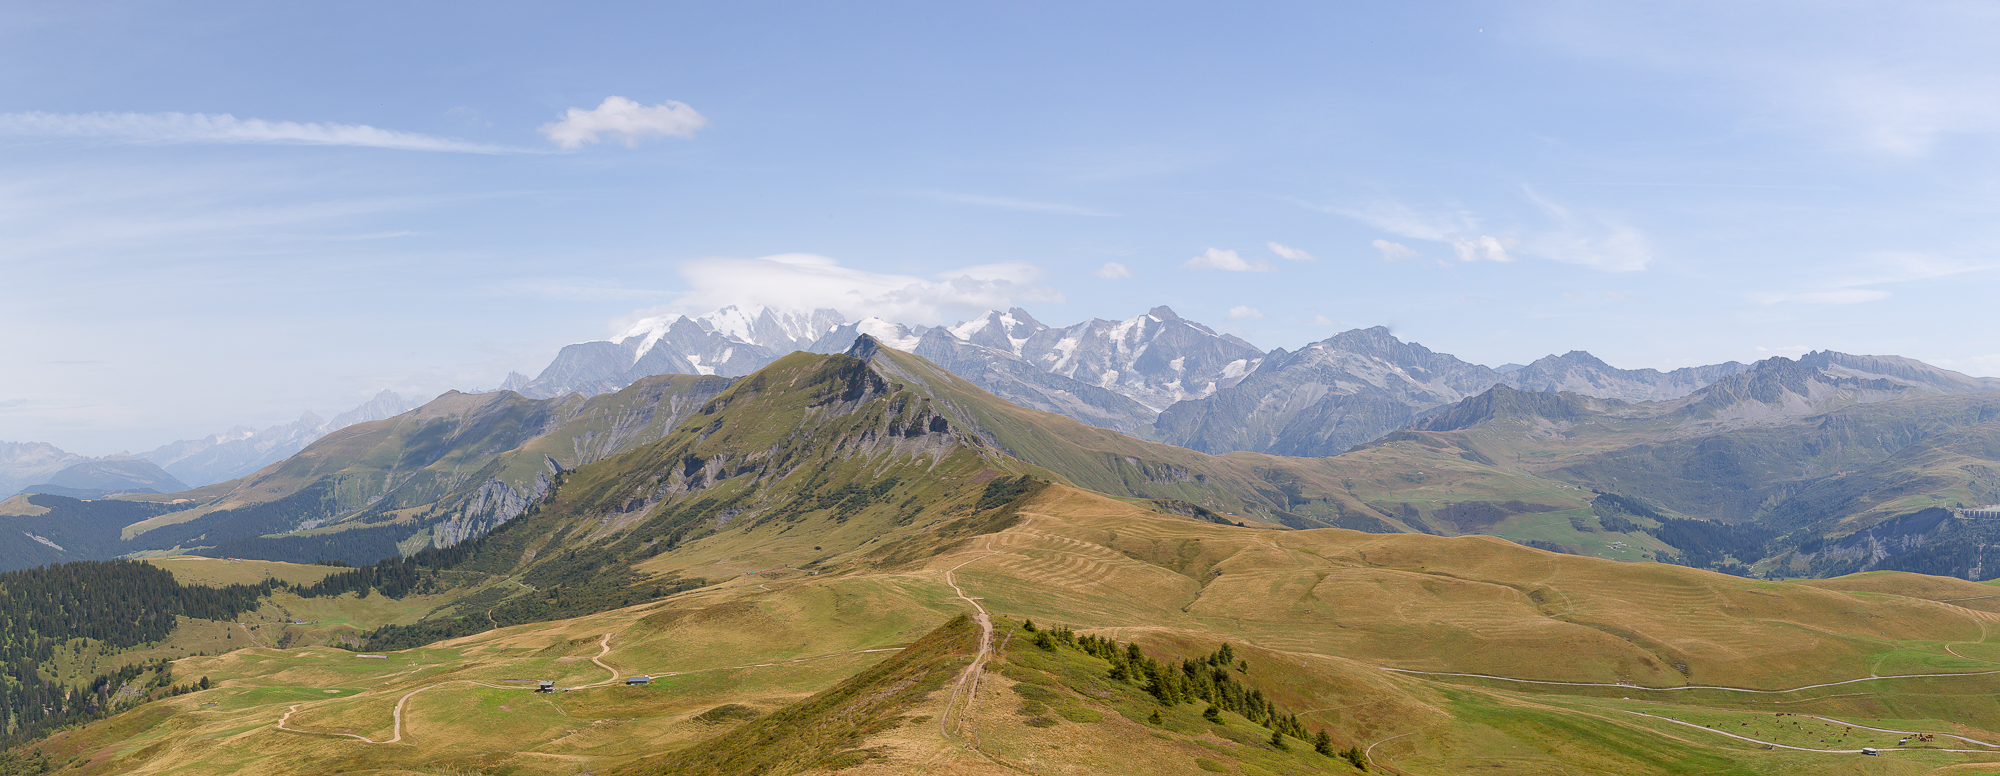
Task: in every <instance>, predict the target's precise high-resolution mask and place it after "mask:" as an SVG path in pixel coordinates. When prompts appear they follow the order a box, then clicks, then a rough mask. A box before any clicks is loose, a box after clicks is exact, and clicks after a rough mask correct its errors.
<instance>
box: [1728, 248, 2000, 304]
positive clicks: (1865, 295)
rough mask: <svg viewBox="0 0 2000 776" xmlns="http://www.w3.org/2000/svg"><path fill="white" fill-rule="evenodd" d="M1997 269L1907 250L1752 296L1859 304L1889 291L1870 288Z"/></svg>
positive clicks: (1767, 300)
mask: <svg viewBox="0 0 2000 776" xmlns="http://www.w3.org/2000/svg"><path fill="white" fill-rule="evenodd" d="M1992 269H2000V263H1995V262H1975V261H1963V260H1958V259H1948V258H1940V257H1937V256H1932V255H1929V254H1923V253H1915V252H1910V251H1886V252H1880V253H1874V254H1870V255H1868V256H1866V257H1864V258H1863V259H1862V261H1861V262H1860V264H1859V266H1857V267H1856V268H1855V269H1854V270H1853V271H1851V272H1849V273H1848V274H1846V275H1840V276H1835V277H1832V278H1828V279H1827V280H1824V281H1822V282H1820V283H1816V284H1813V285H1810V286H1807V287H1805V288H1799V289H1789V290H1781V291H1767V292H1763V293H1756V294H1751V295H1750V298H1751V300H1752V301H1755V302H1757V303H1758V304H1765V305H1771V304H1781V303H1785V302H1798V303H1804V304H1860V303H1862V302H1873V301H1877V300H1881V299H1887V298H1889V296H1890V292H1889V291H1887V290H1884V289H1881V288H1870V286H1884V285H1894V284H1897V283H1909V282H1914V281H1920V280H1931V279H1933V278H1943V277H1950V276H1953V275H1963V274H1967V273H1971V272H1980V271H1984V270H1992Z"/></svg>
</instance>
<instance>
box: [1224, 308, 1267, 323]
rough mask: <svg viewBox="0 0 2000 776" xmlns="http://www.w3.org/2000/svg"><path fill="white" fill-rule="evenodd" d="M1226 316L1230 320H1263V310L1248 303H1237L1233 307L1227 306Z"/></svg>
mask: <svg viewBox="0 0 2000 776" xmlns="http://www.w3.org/2000/svg"><path fill="white" fill-rule="evenodd" d="M1227 317H1228V319H1229V320H1232V321H1241V320H1258V321H1261V320H1264V311H1263V310H1259V309H1257V308H1255V307H1250V306H1248V305H1237V306H1235V307H1231V308H1229V315H1228V316H1227Z"/></svg>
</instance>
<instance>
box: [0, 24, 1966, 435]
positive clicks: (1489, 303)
mask: <svg viewBox="0 0 2000 776" xmlns="http://www.w3.org/2000/svg"><path fill="white" fill-rule="evenodd" d="M411 5H412V4H407V3H396V4H389V3H379V4H371V3H359V2H357V3H342V4H318V5H317V6H309V5H306V4H271V3H235V4H231V3H205V4H192V5H190V4H167V3H87V2H86V3H72V2H65V3H53V2H50V3H36V2H17V3H12V4H10V6H9V11H8V13H6V14H4V15H0V287H4V289H5V290H4V293H5V299H6V303H5V304H0V330H4V331H5V332H6V334H5V335H4V337H0V359H4V362H5V363H6V364H7V365H8V366H7V368H6V369H5V370H0V439H5V440H13V441H19V440H36V441H47V442H52V443H55V444H57V445H59V446H61V447H64V448H65V449H70V450H74V451H77V452H83V453H88V454H103V453H109V452H114V451H117V450H119V449H131V450H143V449H149V448H151V447H154V446H157V445H159V444H161V443H164V442H167V441H170V440H173V439H178V438H192V437H198V436H201V435H204V434H207V433H210V432H213V431H217V430H220V429H222V428H225V427H227V426H230V425H233V424H237V423H245V424H250V425H255V426H262V425H267V424H270V423H276V422H283V421H286V420H289V419H291V418H292V417H295V416H296V414H297V413H298V412H299V411H301V410H304V409H312V410H314V411H317V412H321V413H323V414H325V413H332V412H337V411H340V410H342V409H346V408H348V407H351V406H353V405H355V404H358V403H359V402H360V401H362V400H363V399H365V398H366V397H367V396H368V395H369V394H371V393H373V392H374V391H376V390H379V389H381V388H384V387H388V388H393V389H396V390H398V391H403V392H416V393H426V394H431V393H436V392H439V391H442V390H445V389H449V388H463V389H474V388H490V387H492V386H494V385H497V384H498V383H499V381H500V379H501V378H502V377H503V376H504V375H505V374H506V373H507V371H508V370H520V371H523V372H528V373H530V374H532V373H533V372H535V371H536V370H539V369H540V368H541V367H542V366H544V365H545V364H546V363H547V362H548V359H549V358H550V357H551V356H552V355H553V354H554V352H555V350H556V349H557V348H559V347H561V346H562V345H564V344H566V343H570V342H576V341H582V340H588V339H599V338H603V337H605V336H607V335H608V334H610V333H611V332H612V331H613V327H615V326H616V325H617V323H618V322H619V321H621V320H629V319H630V318H631V317H633V316H634V315H636V314H638V313H640V312H641V311H658V310H664V309H685V310H687V311H688V312H695V313H698V312H703V311H705V308H709V307H714V306H716V305H717V304H720V303H726V302H731V301H734V302H743V303H758V302H762V303H768V304H801V303H807V302H813V301H815V300H819V299H826V300H829V301H831V302H837V303H840V304H842V305H844V307H845V308H849V309H846V312H848V313H850V314H851V315H862V314H871V313H880V314H886V315H890V316H893V317H898V318H901V319H903V320H906V321H908V322H913V323H949V322H952V321H956V320H959V319H962V318H966V317H970V316H971V315H973V314H976V313H977V312H978V310H980V309H983V308H984V307H987V306H1002V305H1009V304H1018V305H1020V306H1023V307H1025V308H1027V309H1028V310H1029V311H1030V312H1032V313H1034V314H1035V315H1036V316H1037V317H1039V318H1041V319H1042V320H1043V321H1044V322H1047V323H1050V324H1056V325H1063V324H1069V323H1073V322H1076V321H1079V320H1083V319H1086V318H1090V317H1103V318H1122V317H1126V316H1130V315H1133V314H1136V313H1139V312H1142V311H1144V310H1146V309H1148V308H1150V307H1152V306H1154V305H1158V304H1169V305H1172V306H1173V307H1174V308H1175V309H1176V310H1179V311H1180V312H1181V313H1182V314H1183V315H1185V316H1187V317H1190V318H1194V319H1196V320H1201V321H1204V322H1207V323H1209V324H1211V325H1214V326H1217V327H1218V328H1224V329H1227V330H1229V331H1232V332H1235V333H1237V334H1239V335H1241V336H1243V337H1245V338H1247V339H1249V340H1250V341H1251V342H1253V343H1256V344H1257V345H1259V346H1261V347H1265V348H1272V347H1286V348H1296V347H1297V346H1299V345H1302V344H1305V343H1308V342H1312V341H1315V340H1319V339H1322V338H1325V337H1327V336H1330V335H1331V334H1333V333H1335V332H1337V331H1341V330H1344V329H1348V328H1354V327H1365V326H1374V325H1388V326H1390V327H1392V328H1393V329H1394V330H1395V331H1396V333H1397V334H1398V336H1401V337H1403V338H1404V339H1407V340H1414V341H1417V342H1421V343H1423V344H1425V345H1427V346H1429V347H1431V348H1433V349H1436V350H1441V351H1445V352H1449V353H1452V354H1455V355H1458V356H1460V357H1461V358H1465V359H1467V360H1471V361H1476V362H1480V363H1486V364H1492V365H1497V364H1501V363H1505V362H1510V361H1511V362H1522V363H1525V362H1527V361H1529V360H1532V359H1534V358H1537V357H1539V356H1542V355H1546V354H1549V353H1561V352H1566V351H1569V350H1572V349H1582V350H1588V351H1590V352H1592V353H1595V354H1597V355H1598V356H1600V357H1602V358H1604V359H1606V360H1608V361H1610V362H1611V363H1613V364H1614V365H1618V366H1623V367H1656V368H1662V369H1668V368H1673V367H1677V366H1686V365H1693V364H1702V363H1714V362H1719V361H1725V360H1732V359H1733V360H1742V361H1750V360H1755V359H1758V358H1765V357H1769V356H1772V355H1797V354H1798V353H1800V352H1802V351H1804V350H1807V349H1821V348H1831V349H1835V350H1842V351H1847V352H1856V353H1893V354H1900V355H1907V356H1911V357H1915V358H1920V359H1923V360H1926V361H1929V362H1932V363H1936V364H1939V365H1942V366H1947V367H1951V368H1956V369H1960V370H1962V371H1967V372H1970V373H1973V374H1981V375H2000V341H1996V337H1995V336H1994V335H1993V334H1992V332H1993V331H1995V327H1994V324H1992V323H1991V322H1990V321H1989V320H1987V319H1988V318H1990V313H1989V312H1988V311H1990V310H1991V309H1992V304H1991V301H1990V300H1991V299H1992V297H1993V296H1994V292H1995V290H1996V287H2000V270H1996V269H1995V268H1996V267H2000V250H1997V249H2000V246H1997V245H1996V243H2000V219H1996V218H1995V215H1996V209H2000V202H1996V198H1997V197H2000V178H1996V174H1995V173H1996V172H2000V165H1996V163H1995V162H1996V160H2000V157H1996V154H1995V151H1996V145H1995V141H1996V139H2000V99H1996V95H2000V61H1996V59H2000V54H1996V53H1995V52H1996V49H1995V48H1994V47H1993V46H1992V45H1991V42H1992V41H1993V40H1995V39H2000V10H1996V9H1995V7H1993V6H1991V5H1987V4H1969V3H1968V4H1925V3H1893V4H1890V3H1881V4H1861V3H1810V4H1807V3H1744V2H1730V3H1678V4H1656V5H1659V6H1660V7H1641V8H1638V9H1636V10H1635V9H1634V8H1633V7H1632V6H1633V5H1634V4H1613V3H1601V4H1599V3H1512V4H1500V3H1450V2H1443V3H1425V4H1365V5H1364V4H1327V3H1313V4H1293V5H1279V4H1264V5H1250V4H1228V5H1226V6H1225V5H1223V4H1188V5H1168V4H1161V3H1144V4H1139V3H1133V4H1111V3H1103V4H1092V5H1089V6H1087V7H1083V8H1078V7H1076V6H1078V5H1079V4H1074V3H1050V4H1025V3H1023V4H1009V5H994V6H983V7H975V6H972V5H970V4H906V5H894V4H840V5H835V4H824V3H813V4H806V3H800V4H777V3H757V4H751V3H738V4H704V5H687V6H681V7H677V6H673V5H669V4H662V3H645V4H629V5H618V4H595V5H590V6H586V7H578V6H575V5H572V4H521V3H479V4H457V5H434V6H428V7H422V8H416V9H412V8H411V7H410V6H411ZM614 97H615V98H618V100H614V101H612V102H610V103H607V100H608V99H610V98H614ZM593 140H594V141H595V142H592V141H593ZM792 254H805V255H809V256H814V257H822V258H818V259H812V260H811V262H812V266H813V267H816V268H817V270H816V271H814V272H803V271H801V272H792V273H790V274H787V271H786V268H787V267H792V268H796V267H797V262H793V263H792V264H784V263H783V262H779V263H778V264H775V265H774V264H771V263H766V264H764V265H761V266H764V267H766V269H771V268H773V267H776V269H777V270H778V271H776V272H775V273H773V272H764V273H759V274H757V275H755V276H754V278H755V279H754V280H745V279H744V278H745V277H747V276H742V275H732V274H731V273H729V272H727V271H725V270H726V269H728V268H731V267H741V266H745V264H744V262H745V261H746V260H753V259H760V258H764V257H771V256H784V255H792ZM1286 254H1289V255H1291V256H1292V258H1286ZM1107 264H1116V265H1118V266H1119V267H1122V268H1123V269H1124V271H1123V272H1122V273H1121V272H1119V271H1116V270H1112V269H1107V267H1106V265H1107Z"/></svg>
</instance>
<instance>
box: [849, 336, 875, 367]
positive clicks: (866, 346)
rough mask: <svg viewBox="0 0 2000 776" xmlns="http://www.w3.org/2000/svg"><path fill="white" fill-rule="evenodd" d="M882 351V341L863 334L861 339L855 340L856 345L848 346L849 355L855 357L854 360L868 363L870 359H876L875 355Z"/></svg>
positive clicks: (856, 338)
mask: <svg viewBox="0 0 2000 776" xmlns="http://www.w3.org/2000/svg"><path fill="white" fill-rule="evenodd" d="M881 350H882V341H881V340H878V339H875V338H874V337H871V336H868V335H866V334H863V335H861V336H859V337H855V338H854V344H853V345H850V346H848V348H847V355H849V356H853V357H854V358H858V359H861V360H863V361H868V360H870V359H873V358H875V354H876V353H879V352H881Z"/></svg>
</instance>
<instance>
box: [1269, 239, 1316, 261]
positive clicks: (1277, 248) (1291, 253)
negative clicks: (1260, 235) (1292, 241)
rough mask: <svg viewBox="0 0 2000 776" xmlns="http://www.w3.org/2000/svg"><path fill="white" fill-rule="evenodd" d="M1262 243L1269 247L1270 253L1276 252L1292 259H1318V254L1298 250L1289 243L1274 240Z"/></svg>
mask: <svg viewBox="0 0 2000 776" xmlns="http://www.w3.org/2000/svg"><path fill="white" fill-rule="evenodd" d="M1264 244H1265V245H1266V246H1269V247H1270V249H1271V252H1272V253H1275V254H1278V255H1279V256H1281V257H1283V258H1286V259H1289V260H1292V261H1319V257H1318V256H1314V255H1312V254H1310V253H1306V252H1305V251H1302V250H1299V249H1297V248H1294V247H1292V246H1289V245H1283V244H1280V243H1276V242H1267V243H1264Z"/></svg>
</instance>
